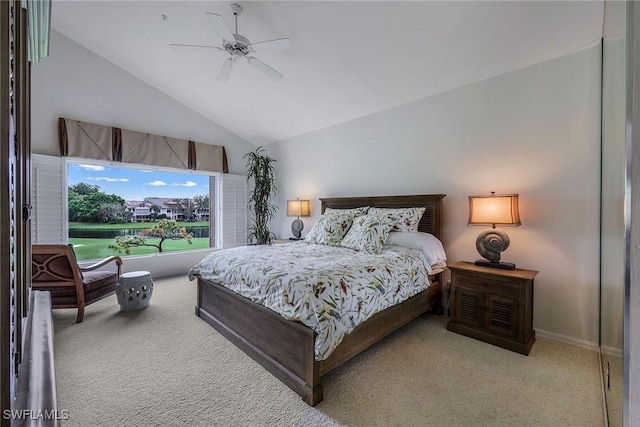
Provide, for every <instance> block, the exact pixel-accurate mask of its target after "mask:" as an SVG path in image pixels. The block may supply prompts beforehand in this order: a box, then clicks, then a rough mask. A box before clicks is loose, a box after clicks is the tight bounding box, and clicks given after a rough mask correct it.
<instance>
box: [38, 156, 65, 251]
mask: <svg viewBox="0 0 640 427" xmlns="http://www.w3.org/2000/svg"><path fill="white" fill-rule="evenodd" d="M31 173H32V181H31V183H32V184H31V200H32V203H33V210H32V214H31V241H32V243H66V242H67V235H68V233H67V230H68V227H67V189H66V170H65V162H64V159H63V158H62V157H53V156H43V155H39V154H33V155H32V156H31Z"/></svg>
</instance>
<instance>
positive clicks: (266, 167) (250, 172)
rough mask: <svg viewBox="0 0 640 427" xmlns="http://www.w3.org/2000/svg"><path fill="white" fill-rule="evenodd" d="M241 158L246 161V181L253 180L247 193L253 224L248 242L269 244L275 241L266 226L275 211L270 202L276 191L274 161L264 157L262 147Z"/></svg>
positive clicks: (273, 235)
mask: <svg viewBox="0 0 640 427" xmlns="http://www.w3.org/2000/svg"><path fill="white" fill-rule="evenodd" d="M243 158H244V159H246V160H247V165H246V167H245V174H246V175H247V181H251V180H253V187H252V188H251V189H250V191H249V210H250V211H251V212H252V213H253V218H252V221H253V223H252V224H251V225H250V226H249V229H248V232H249V235H248V237H249V242H250V243H256V244H258V245H265V244H269V243H271V240H273V239H275V234H273V233H272V232H271V231H270V230H269V227H268V225H269V221H271V220H272V219H273V218H274V217H275V215H276V209H277V206H276V205H274V204H273V203H272V201H271V200H272V197H273V196H275V195H276V193H277V191H278V188H277V186H276V177H275V168H274V166H273V164H274V163H275V162H276V160H275V159H272V158H271V157H269V156H266V155H265V154H264V149H263V148H262V147H258V148H257V149H256V151H252V152H250V153H247V154H245V155H244V156H243Z"/></svg>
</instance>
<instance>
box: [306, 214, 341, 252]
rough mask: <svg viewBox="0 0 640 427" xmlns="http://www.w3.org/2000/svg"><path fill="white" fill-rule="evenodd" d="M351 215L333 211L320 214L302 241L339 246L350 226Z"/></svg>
mask: <svg viewBox="0 0 640 427" xmlns="http://www.w3.org/2000/svg"><path fill="white" fill-rule="evenodd" d="M352 221H353V216H351V215H348V214H341V213H334V214H331V215H322V216H320V218H319V219H318V221H317V222H316V223H315V224H314V225H313V227H312V228H311V231H309V234H307V237H305V238H304V241H305V242H307V243H317V244H319V245H329V246H339V245H340V241H342V238H343V237H344V235H345V234H346V233H347V230H349V227H351V222H352Z"/></svg>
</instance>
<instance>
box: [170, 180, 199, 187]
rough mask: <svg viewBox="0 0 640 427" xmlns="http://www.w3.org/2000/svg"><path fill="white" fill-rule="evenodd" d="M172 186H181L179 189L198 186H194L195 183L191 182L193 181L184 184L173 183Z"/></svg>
mask: <svg viewBox="0 0 640 427" xmlns="http://www.w3.org/2000/svg"><path fill="white" fill-rule="evenodd" d="M172 185H174V186H178V185H179V186H181V187H195V186H196V185H198V184H196V183H195V182H193V181H187V182H185V183H184V184H180V183H178V182H174V183H173V184H172Z"/></svg>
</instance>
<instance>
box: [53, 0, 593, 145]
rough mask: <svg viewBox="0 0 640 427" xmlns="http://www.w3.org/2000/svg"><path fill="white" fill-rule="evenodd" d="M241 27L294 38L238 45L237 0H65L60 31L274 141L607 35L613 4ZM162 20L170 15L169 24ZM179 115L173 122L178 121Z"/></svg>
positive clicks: (368, 12)
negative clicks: (228, 33) (262, 67)
mask: <svg viewBox="0 0 640 427" xmlns="http://www.w3.org/2000/svg"><path fill="white" fill-rule="evenodd" d="M238 3H239V4H240V5H241V6H242V7H243V8H244V14H243V15H241V16H239V18H238V25H239V34H242V35H244V36H245V37H247V38H249V39H250V40H251V41H252V42H255V41H260V40H268V39H274V38H280V37H289V38H290V39H291V40H292V42H293V45H294V48H293V49H292V50H289V51H276V52H260V50H259V49H258V48H256V51H257V53H256V54H255V56H256V57H258V58H259V59H261V60H262V61H264V62H266V63H267V64H269V65H270V66H272V67H273V68H275V69H276V70H278V71H279V72H281V73H282V74H284V76H285V77H284V79H282V80H280V81H278V82H275V81H272V80H270V79H268V78H267V77H265V76H264V75H263V74H261V73H259V72H258V71H257V70H256V69H255V68H253V67H252V66H250V65H249V64H247V63H246V62H243V63H238V64H237V65H236V67H235V68H234V70H233V73H232V75H231V78H230V80H229V81H228V82H218V81H216V79H215V78H216V75H217V73H218V70H219V68H220V67H221V66H222V64H223V62H224V61H225V59H226V58H227V57H228V54H226V53H223V52H215V51H209V50H204V51H200V50H183V49H182V50H181V49H176V48H172V47H170V46H169V44H170V43H183V44H207V45H218V46H219V45H221V39H220V37H218V36H217V35H216V33H215V32H214V30H213V27H212V25H211V23H210V21H209V20H207V18H206V17H205V12H213V13H218V14H221V15H223V16H224V17H225V19H226V21H227V22H228V24H229V26H231V27H232V29H233V15H232V12H231V8H230V4H231V2H221V1H213V2H211V1H194V2H189V1H113V0H110V1H61V0H54V2H53V11H52V22H51V25H52V28H53V29H55V30H56V31H59V32H60V33H62V34H64V35H65V36H67V37H69V38H71V39H73V40H75V41H76V42H78V43H80V44H81V45H83V46H85V47H87V48H88V49H90V50H92V51H94V52H95V53H97V54H98V55H100V56H102V57H104V58H106V59H107V60H109V61H111V62H113V63H114V64H116V65H118V66H119V67H121V68H123V69H124V70H126V71H128V72H130V73H132V74H133V75H135V76H137V77H138V78H140V79H142V80H144V81H146V82H147V83H148V84H150V85H152V86H154V87H156V88H157V89H159V90H161V91H162V92H164V93H166V94H168V95H169V96H171V97H173V98H175V99H176V100H178V101H180V102H182V103H183V104H185V105H187V106H188V107H190V108H192V109H193V110H195V111H197V112H199V113H200V114H202V115H204V116H206V117H208V118H209V119H211V120H212V121H214V122H216V123H218V124H220V125H222V126H224V127H226V128H227V129H229V130H230V131H232V132H234V133H236V134H237V135H239V136H241V137H243V138H245V139H246V140H248V141H250V142H252V143H254V144H256V145H262V144H267V143H270V142H274V141H278V140H283V139H287V138H290V137H293V136H297V135H300V134H304V133H307V132H310V131H313V130H317V129H321V128H325V127H328V126H332V125H334V124H337V123H341V122H345V121H348V120H352V119H355V118H357V117H361V116H365V115H368V114H372V113H375V112H377V111H381V110H385V109H389V108H393V107H395V106H398V105H401V104H405V103H407V102H411V101H414V100H417V99H421V98H424V97H427V96H430V95H433V94H436V93H439V92H443V91H446V90H450V89H453V88H456V87H460V86H463V85H465V84H469V83H472V82H476V81H479V80H483V79H486V78H489V77H492V76H496V75H499V74H503V73H506V72H509V71H513V70H516V69H519V68H522V67H526V66H528V65H532V64H535V63H539V62H542V61H545V60H548V59H552V58H555V57H558V56H562V55H566V54H569V53H572V52H575V51H578V50H580V49H583V48H586V47H588V46H591V45H593V44H594V43H597V42H598V41H599V40H600V38H601V37H602V28H603V10H604V4H603V2H602V1H584V2H582V1H568V2H557V1H532V2H527V1H497V2H489V1H471V2H465V1H445V2H435V1H409V2H400V1H373V2H369V1H348V2H344V1H293V2H286V1H256V2H246V1H239V2H238ZM162 15H165V16H166V17H167V18H168V19H166V20H163V17H162ZM169 119H170V118H168V120H169Z"/></svg>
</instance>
